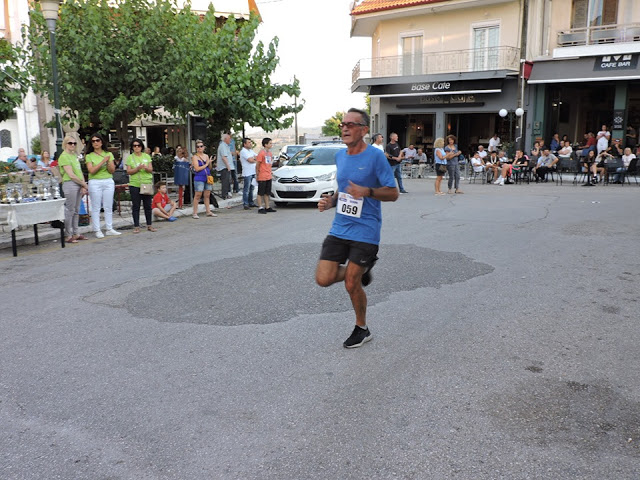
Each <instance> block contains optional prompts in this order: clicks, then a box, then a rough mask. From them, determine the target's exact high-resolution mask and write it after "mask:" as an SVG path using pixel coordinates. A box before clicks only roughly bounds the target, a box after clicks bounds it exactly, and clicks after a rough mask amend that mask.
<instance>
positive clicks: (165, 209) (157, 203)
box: [151, 182, 177, 222]
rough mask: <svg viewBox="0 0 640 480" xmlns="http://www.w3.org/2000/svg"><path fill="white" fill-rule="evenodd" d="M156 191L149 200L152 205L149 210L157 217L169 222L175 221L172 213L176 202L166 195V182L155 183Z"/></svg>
mask: <svg viewBox="0 0 640 480" xmlns="http://www.w3.org/2000/svg"><path fill="white" fill-rule="evenodd" d="M156 191H157V192H158V193H156V194H155V196H154V197H153V201H152V202H151V206H152V207H153V210H152V211H151V212H152V213H153V214H154V215H155V216H156V217H157V218H164V219H165V220H167V221H169V222H175V221H176V220H177V218H176V217H174V216H173V213H174V212H175V211H176V203H175V202H174V201H173V200H171V199H170V198H169V195H167V184H166V182H158V183H156Z"/></svg>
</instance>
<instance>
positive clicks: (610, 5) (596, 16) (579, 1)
mask: <svg viewBox="0 0 640 480" xmlns="http://www.w3.org/2000/svg"><path fill="white" fill-rule="evenodd" d="M616 23H618V0H573V5H572V9H571V28H584V27H598V26H600V25H615V24H616Z"/></svg>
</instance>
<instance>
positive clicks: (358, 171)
mask: <svg viewBox="0 0 640 480" xmlns="http://www.w3.org/2000/svg"><path fill="white" fill-rule="evenodd" d="M336 166H337V167H338V172H337V178H338V191H339V192H346V191H347V187H348V186H349V181H352V182H353V183H355V184H356V185H361V186H363V187H370V188H379V187H391V188H396V179H395V178H394V176H393V170H392V169H391V166H390V165H389V162H388V161H387V158H386V157H385V155H384V153H382V152H381V151H380V150H378V149H377V148H374V147H372V146H371V145H368V146H367V149H366V150H365V151H364V152H362V153H359V154H357V155H347V151H346V150H340V151H339V152H338V153H337V154H336ZM381 226H382V205H381V202H380V200H376V199H375V198H370V197H364V204H363V206H362V213H361V214H360V218H355V217H350V216H347V215H342V214H340V213H338V212H337V211H336V216H335V218H334V219H333V225H332V226H331V230H330V231H329V235H333V236H334V237H338V238H342V239H345V240H354V241H356V242H365V243H372V244H374V245H378V244H379V243H380V228H381Z"/></svg>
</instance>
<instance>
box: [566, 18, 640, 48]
mask: <svg viewBox="0 0 640 480" xmlns="http://www.w3.org/2000/svg"><path fill="white" fill-rule="evenodd" d="M628 42H640V23H626V24H617V25H602V26H599V27H584V28H572V29H571V30H565V31H563V32H558V46H559V47H575V46H582V45H602V44H606V43H628Z"/></svg>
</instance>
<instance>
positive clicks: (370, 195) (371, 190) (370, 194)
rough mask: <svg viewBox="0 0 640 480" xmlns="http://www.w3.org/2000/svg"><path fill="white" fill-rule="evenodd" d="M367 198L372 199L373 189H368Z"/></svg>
mask: <svg viewBox="0 0 640 480" xmlns="http://www.w3.org/2000/svg"><path fill="white" fill-rule="evenodd" d="M369 197H370V198H373V188H371V187H369Z"/></svg>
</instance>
